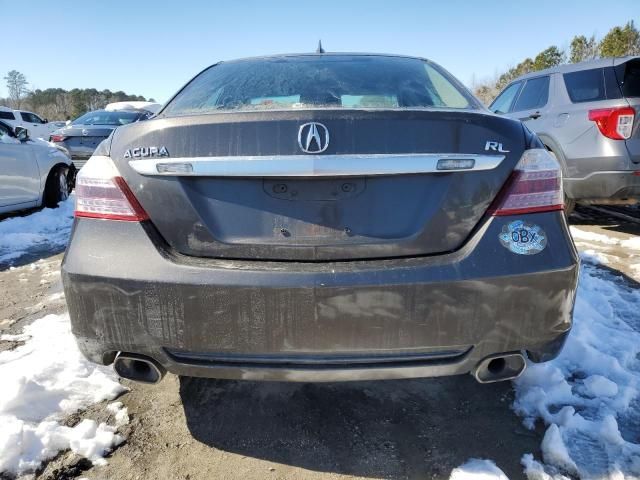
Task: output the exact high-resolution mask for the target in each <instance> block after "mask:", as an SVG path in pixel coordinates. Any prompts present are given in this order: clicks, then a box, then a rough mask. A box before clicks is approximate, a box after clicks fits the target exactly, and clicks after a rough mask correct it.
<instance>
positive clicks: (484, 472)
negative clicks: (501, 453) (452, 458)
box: [449, 458, 509, 480]
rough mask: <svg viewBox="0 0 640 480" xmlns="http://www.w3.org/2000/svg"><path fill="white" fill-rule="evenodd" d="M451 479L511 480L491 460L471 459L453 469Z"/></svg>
mask: <svg viewBox="0 0 640 480" xmlns="http://www.w3.org/2000/svg"><path fill="white" fill-rule="evenodd" d="M449 480H509V479H508V478H507V476H506V475H505V474H504V472H503V471H502V470H500V469H499V468H498V467H497V466H496V464H495V463H493V462H492V461H491V460H478V459H475V458H474V459H471V460H469V461H468V462H467V463H465V464H464V465H462V466H460V467H458V468H455V469H453V471H452V472H451V476H450V477H449Z"/></svg>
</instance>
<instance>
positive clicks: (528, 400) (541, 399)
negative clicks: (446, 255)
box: [514, 254, 640, 480]
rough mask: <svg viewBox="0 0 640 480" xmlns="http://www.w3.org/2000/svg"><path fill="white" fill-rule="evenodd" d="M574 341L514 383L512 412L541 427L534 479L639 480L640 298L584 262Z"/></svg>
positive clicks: (588, 258)
mask: <svg viewBox="0 0 640 480" xmlns="http://www.w3.org/2000/svg"><path fill="white" fill-rule="evenodd" d="M583 260H585V261H584V262H583V264H582V270H581V274H580V284H579V289H578V296H577V300H576V305H575V314H574V326H573V331H572V332H571V335H570V336H569V339H568V341H567V343H566V345H565V347H564V349H563V351H562V353H561V354H560V355H559V356H558V358H556V359H555V360H553V361H551V362H547V363H543V364H530V365H529V366H528V368H527V370H526V371H525V373H524V374H523V375H522V376H521V377H520V378H519V379H518V380H516V381H515V382H514V384H515V391H516V400H515V402H514V409H515V411H516V413H518V414H519V415H521V416H522V417H523V419H524V423H525V425H526V426H528V427H529V428H533V427H534V424H535V422H536V421H538V420H541V421H543V422H544V424H545V425H546V433H545V435H544V439H543V441H542V446H541V450H542V459H534V457H533V456H532V455H525V456H524V457H523V459H522V464H523V466H524V467H525V473H526V474H527V476H528V477H529V479H531V480H547V479H560V478H564V477H565V476H570V477H578V478H582V479H591V478H598V479H616V480H617V479H624V478H637V477H638V476H640V444H639V443H637V442H638V438H639V434H640V398H639V397H638V393H639V390H640V333H639V332H640V291H639V290H637V289H635V290H634V289H632V288H631V287H629V286H627V285H626V284H625V283H623V280H621V279H620V278H617V277H615V276H614V275H612V274H610V273H609V272H606V271H603V270H602V269H599V268H598V267H597V265H594V264H595V263H597V262H598V259H597V257H594V256H593V255H590V254H587V255H583Z"/></svg>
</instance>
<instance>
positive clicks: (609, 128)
mask: <svg viewBox="0 0 640 480" xmlns="http://www.w3.org/2000/svg"><path fill="white" fill-rule="evenodd" d="M635 114H636V111H635V110H634V109H633V108H631V107H621V108H600V109H598V110H589V120H591V121H592V122H596V125H597V126H598V129H599V130H600V132H601V133H602V134H603V135H604V136H605V137H607V138H612V139H614V140H626V139H628V138H630V137H631V130H632V129H633V119H634V118H635Z"/></svg>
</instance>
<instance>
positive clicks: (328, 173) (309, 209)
mask: <svg viewBox="0 0 640 480" xmlns="http://www.w3.org/2000/svg"><path fill="white" fill-rule="evenodd" d="M309 122H318V123H320V124H321V125H324V126H326V128H327V131H328V132H329V136H330V141H329V144H328V146H327V148H326V150H325V151H323V152H322V154H321V155H320V156H318V155H313V154H305V153H304V152H303V151H302V149H301V145H300V144H299V141H298V140H299V133H300V129H301V127H303V126H304V125H305V124H307V123H309ZM304 128H307V130H304ZM318 128H320V129H322V126H320V127H318ZM307 136H308V127H303V134H302V137H303V138H302V143H303V147H304V146H306V145H304V143H305V142H306V139H307ZM320 136H321V137H322V138H320V140H321V142H324V137H323V133H321V135H320ZM313 143H314V140H312V144H313ZM162 148H164V149H165V151H166V153H167V156H164V154H163V156H158V152H160V151H161V149H162ZM312 148H315V144H313V146H312ZM485 148H486V149H488V150H486V151H485ZM523 150H524V134H523V130H522V126H521V125H520V124H519V123H518V122H514V121H512V120H508V119H505V118H500V117H497V116H493V115H488V114H485V113H484V112H456V111H322V110H315V111H298V112H296V111H282V112H260V113H232V114H215V115H201V116H189V117H178V118H168V119H162V118H159V119H154V120H151V121H147V122H143V123H139V124H133V125H130V126H127V127H124V128H120V129H118V130H117V131H116V134H115V136H114V140H113V143H112V148H111V156H112V158H113V159H114V161H115V162H116V163H117V166H118V168H119V170H120V172H121V173H122V174H123V176H124V177H125V179H126V180H127V183H128V184H129V185H130V187H131V189H132V190H133V192H134V193H135V195H136V197H137V198H138V199H139V201H140V203H141V204H142V206H143V207H144V209H145V210H146V211H147V213H148V214H149V216H150V219H151V221H152V223H153V224H154V225H155V227H156V228H157V229H158V230H159V232H160V234H161V235H162V236H163V237H164V239H165V240H166V241H167V242H168V243H169V244H170V245H171V247H173V248H174V249H175V250H176V251H178V252H180V253H182V254H186V255H191V256H197V257H216V258H237V259H256V260H296V261H329V260H345V259H365V258H389V257H397V256H417V255H433V254H440V253H446V252H451V251H454V250H456V249H458V248H459V247H460V246H461V245H462V244H463V243H464V241H465V239H466V238H468V236H469V234H470V233H471V231H472V230H473V229H474V227H475V226H476V225H477V224H478V222H479V221H480V219H481V218H482V217H483V215H484V214H485V212H486V210H487V208H488V207H489V205H490V204H491V202H492V201H493V199H494V198H495V197H496V196H497V194H498V192H499V190H500V188H501V187H502V185H503V184H504V183H505V181H506V180H507V178H508V177H509V175H510V173H511V171H512V170H513V167H514V165H515V163H516V162H517V160H518V159H519V158H520V156H521V154H522V152H523ZM145 155H146V156H145ZM441 159H444V160H470V159H473V161H474V162H475V165H474V168H473V169H463V170H459V171H455V170H454V171H451V170H449V171H442V170H438V169H437V166H438V164H437V162H438V160H441ZM220 162H222V163H220ZM256 162H257V163H256ZM256 164H259V165H261V166H260V167H256ZM167 165H174V167H173V168H174V170H171V169H169V171H167V170H166V169H167ZM175 165H178V167H175ZM187 165H190V168H191V170H190V171H189V167H187ZM203 165H204V166H205V167H206V168H204V167H203ZM212 165H213V167H212ZM221 165H222V166H221ZM283 165H284V166H283ZM443 165H450V164H447V163H445V164H443ZM149 168H151V169H149ZM212 168H213V170H212ZM247 168H248V170H247ZM256 168H257V169H256ZM158 169H160V170H162V172H159V171H158Z"/></svg>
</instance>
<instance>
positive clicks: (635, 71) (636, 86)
mask: <svg viewBox="0 0 640 480" xmlns="http://www.w3.org/2000/svg"><path fill="white" fill-rule="evenodd" d="M616 76H617V77H618V81H619V82H620V88H621V89H622V93H623V95H624V96H625V97H640V59H635V60H630V61H628V62H626V63H623V64H622V65H618V66H617V67H616Z"/></svg>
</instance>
